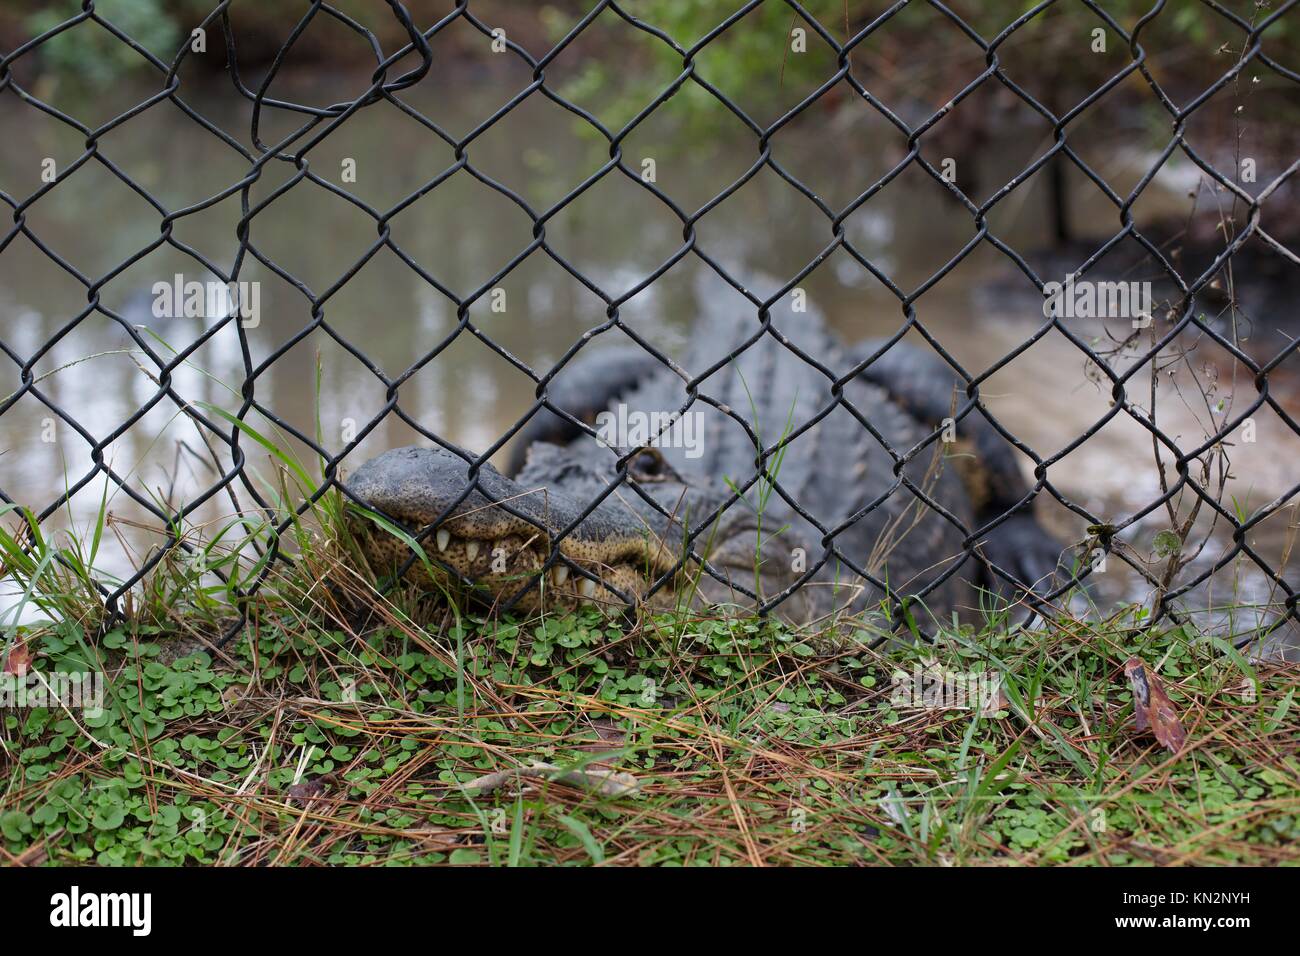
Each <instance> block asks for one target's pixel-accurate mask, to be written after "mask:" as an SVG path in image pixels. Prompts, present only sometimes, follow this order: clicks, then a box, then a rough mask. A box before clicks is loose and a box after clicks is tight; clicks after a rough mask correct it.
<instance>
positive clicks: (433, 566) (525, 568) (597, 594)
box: [347, 448, 676, 611]
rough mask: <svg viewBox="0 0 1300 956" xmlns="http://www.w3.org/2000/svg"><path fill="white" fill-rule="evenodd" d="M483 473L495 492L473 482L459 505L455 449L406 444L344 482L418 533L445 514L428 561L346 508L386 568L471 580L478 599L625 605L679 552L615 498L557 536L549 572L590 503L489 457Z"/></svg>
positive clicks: (444, 581) (451, 583)
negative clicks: (519, 477) (528, 482)
mask: <svg viewBox="0 0 1300 956" xmlns="http://www.w3.org/2000/svg"><path fill="white" fill-rule="evenodd" d="M477 480H478V484H479V486H480V487H481V488H483V489H484V491H486V492H487V493H488V494H489V495H490V496H491V497H490V498H489V497H487V496H485V495H484V494H482V493H480V492H479V491H478V490H474V491H472V492H471V493H470V494H469V495H468V496H466V497H465V498H464V500H463V501H461V502H460V503H459V504H456V502H457V499H459V498H461V497H462V493H463V492H464V490H465V488H466V486H467V485H468V484H470V477H469V468H468V465H467V463H466V462H465V461H464V460H462V459H460V458H458V457H456V456H455V455H452V454H450V453H449V452H445V451H442V450H441V449H428V448H399V449H395V450H393V451H390V452H386V453H385V454H383V455H380V456H379V457H378V458H375V459H373V460H372V461H370V462H367V463H366V464H364V465H362V466H361V468H359V469H358V470H357V472H356V473H355V474H354V475H353V476H352V477H351V478H349V479H348V480H347V486H348V488H349V490H350V491H351V492H352V494H353V495H354V496H355V497H356V498H357V499H359V501H360V502H362V503H363V504H364V505H365V506H366V507H367V508H369V509H372V510H373V511H375V512H378V513H379V514H380V515H381V516H383V517H384V518H385V519H386V520H388V521H392V522H396V523H398V524H400V525H402V526H404V527H405V528H406V529H407V530H408V531H410V532H411V535H412V537H417V536H420V535H421V534H422V533H424V532H425V531H426V530H427V529H428V528H429V527H430V525H431V524H432V523H433V522H435V521H438V520H439V519H440V518H442V520H441V521H440V522H439V524H438V526H437V527H436V528H435V529H434V530H433V531H432V532H431V533H428V534H424V535H423V537H422V538H421V542H422V547H423V551H424V555H425V556H426V557H427V558H428V560H427V561H424V560H421V559H420V558H419V557H416V559H415V560H414V561H413V562H412V561H411V557H412V552H411V549H410V548H409V547H408V545H407V544H406V543H405V542H404V541H402V540H401V539H400V538H398V537H396V536H395V535H393V534H391V533H388V532H387V531H385V530H383V529H382V527H381V526H380V524H379V523H378V522H376V521H375V520H374V519H373V517H369V516H367V515H366V514H365V513H364V512H362V511H360V509H349V511H350V524H351V526H352V528H353V530H354V532H355V535H356V537H357V538H358V540H359V541H360V542H361V544H362V548H363V550H364V551H365V554H366V557H367V558H368V559H369V561H370V562H371V564H372V566H373V567H374V568H375V569H376V570H381V571H382V570H393V569H397V568H401V567H403V566H404V565H406V564H408V563H409V564H410V567H409V568H408V569H407V570H406V571H405V577H406V579H407V580H408V581H410V582H412V583H414V584H416V585H417V586H421V587H425V588H433V589H437V590H445V589H448V588H455V587H457V586H458V585H459V584H461V583H463V582H465V581H468V582H470V583H471V584H472V585H473V591H472V593H473V594H474V595H475V596H476V597H477V598H478V599H479V600H481V601H484V602H485V603H489V604H497V603H503V602H513V606H515V607H517V608H519V609H520V610H524V611H527V610H533V609H536V608H538V607H540V606H541V605H542V604H543V603H545V604H546V605H547V606H551V607H557V606H558V607H576V606H581V605H583V604H596V605H605V606H625V605H627V604H628V603H629V601H639V600H640V599H641V598H642V597H643V596H644V595H645V593H646V592H647V591H648V590H649V588H650V584H651V583H653V581H655V580H657V579H658V578H659V577H660V576H661V575H662V574H664V573H666V572H668V571H669V570H671V569H672V568H673V567H674V566H675V564H676V555H674V554H673V553H672V552H671V550H670V549H669V548H668V547H667V546H665V545H664V543H663V542H662V541H661V540H660V539H659V538H658V537H657V536H656V535H655V534H654V533H653V532H652V531H651V530H650V529H649V528H648V527H646V526H645V525H644V523H643V522H641V521H639V520H638V519H637V517H636V515H635V514H634V513H633V512H631V511H629V510H627V509H626V508H624V507H623V506H621V505H619V504H617V503H611V504H610V505H608V506H607V507H604V508H600V509H597V510H596V511H595V512H593V513H592V514H591V515H588V516H587V517H586V518H585V519H583V520H582V521H581V522H580V523H579V524H578V525H577V527H575V528H574V529H573V531H571V532H570V533H569V534H568V535H566V536H564V537H563V538H561V539H559V541H558V543H559V549H558V550H559V556H558V557H557V558H556V561H555V562H554V563H553V564H552V566H551V567H550V568H549V569H547V571H546V573H545V574H544V575H543V574H542V569H543V567H544V566H545V565H546V562H547V560H548V559H549V558H550V556H551V551H552V542H553V541H554V540H555V539H556V538H557V537H558V534H559V532H560V531H562V530H564V529H565V528H567V527H568V526H569V525H570V524H572V523H573V522H574V521H576V520H577V519H578V518H580V517H581V515H582V513H583V510H584V509H583V508H582V507H581V506H580V505H579V503H577V502H575V501H572V500H571V499H570V498H569V497H568V496H567V495H565V494H564V493H563V492H562V491H558V490H556V489H553V488H552V489H528V488H525V487H524V486H522V485H519V484H517V483H515V482H513V481H511V480H510V479H508V478H505V477H504V476H502V475H501V474H500V473H499V472H497V471H496V469H495V468H493V467H492V466H491V465H487V464H484V465H483V466H482V467H481V469H480V471H479V473H478V479H477ZM493 499H495V501H494V500H493ZM498 502H507V503H508V504H509V506H510V507H511V508H512V509H513V510H514V511H516V512H518V514H512V513H510V512H509V511H507V510H506V509H505V508H503V507H501V505H500V504H498ZM449 507H450V508H451V511H450V514H448V515H447V517H445V518H443V513H444V512H446V511H447V509H448V508H449ZM449 572H450V573H449ZM539 578H540V581H539Z"/></svg>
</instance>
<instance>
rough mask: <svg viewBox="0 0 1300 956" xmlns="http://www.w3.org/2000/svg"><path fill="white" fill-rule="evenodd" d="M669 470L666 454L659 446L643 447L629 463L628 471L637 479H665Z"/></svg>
mask: <svg viewBox="0 0 1300 956" xmlns="http://www.w3.org/2000/svg"><path fill="white" fill-rule="evenodd" d="M667 471H668V465H667V463H666V462H665V461H664V456H663V455H662V454H660V452H659V449H657V448H643V449H641V451H639V452H638V453H637V455H636V457H635V458H633V459H632V460H631V461H630V462H628V465H627V473H628V474H629V475H631V476H632V477H633V478H635V479H636V480H637V481H663V480H664V477H665V475H666V474H667Z"/></svg>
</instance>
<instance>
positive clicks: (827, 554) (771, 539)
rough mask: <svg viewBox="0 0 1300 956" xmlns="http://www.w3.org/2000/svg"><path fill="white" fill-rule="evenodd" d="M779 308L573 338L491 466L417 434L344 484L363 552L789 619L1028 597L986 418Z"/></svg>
mask: <svg viewBox="0 0 1300 956" xmlns="http://www.w3.org/2000/svg"><path fill="white" fill-rule="evenodd" d="M798 319H799V320H800V321H799V322H798V324H797V328H796V327H794V326H793V325H791V326H790V327H789V329H788V333H789V334H788V335H787V332H784V331H782V330H779V329H778V328H777V327H776V326H775V324H773V323H771V322H767V323H763V322H760V321H759V320H758V319H757V318H754V317H752V316H751V317H750V318H748V319H745V318H742V317H741V316H739V315H736V316H734V317H732V316H730V315H729V314H722V313H716V314H713V315H711V316H710V318H709V320H708V321H707V323H703V324H702V325H703V327H698V328H696V329H695V334H694V337H693V339H692V343H691V346H690V348H689V351H688V352H687V354H686V356H685V357H684V358H683V360H682V364H681V365H676V364H674V363H665V362H664V361H662V360H661V359H659V358H657V357H656V356H653V355H651V354H650V353H649V352H648V351H646V350H644V349H642V348H641V347H640V346H639V345H631V346H626V347H623V348H615V349H606V350H601V351H595V350H590V349H587V348H584V349H583V350H582V351H580V352H579V353H578V355H577V357H576V358H574V359H573V360H572V361H571V362H570V363H569V364H567V365H565V366H564V367H563V368H562V369H561V370H560V372H558V373H557V374H556V375H555V376H554V377H553V378H552V379H550V380H549V381H548V382H546V385H545V396H546V400H547V404H545V405H543V406H541V407H540V408H539V409H538V411H537V412H536V413H535V414H534V415H533V417H532V418H531V419H530V420H529V421H528V423H527V424H526V425H525V426H524V427H523V428H522V429H521V430H520V432H519V434H518V435H517V436H516V441H515V446H514V448H515V452H514V454H513V455H512V456H511V458H510V464H509V466H508V467H507V471H508V472H509V473H510V476H509V477H507V475H504V474H502V473H501V472H500V471H498V470H497V469H496V468H495V467H494V466H493V465H491V464H490V463H487V462H483V463H481V464H479V465H478V467H477V469H475V468H473V467H472V466H471V462H470V461H467V460H466V459H465V458H462V457H461V456H460V455H459V454H455V453H453V452H451V451H448V450H445V449H443V448H440V447H407V448H399V449H394V450H391V451H388V452H386V453H384V454H381V455H379V456H378V457H377V458H374V459H371V460H370V461H368V462H366V463H365V464H363V465H362V466H361V467H360V468H358V469H357V470H356V471H355V472H354V473H353V474H352V475H351V476H350V477H349V478H347V480H346V488H347V492H348V494H349V495H350V496H351V497H352V498H354V499H355V500H356V501H357V502H359V503H360V504H362V505H363V506H364V507H365V509H367V510H366V511H358V510H357V509H356V508H355V507H354V508H352V509H351V514H352V517H351V519H350V521H351V526H352V527H353V528H354V530H355V531H356V532H357V537H358V539H359V540H360V542H361V544H362V548H363V551H364V553H365V555H366V558H367V560H368V561H369V562H370V563H371V564H372V566H373V567H374V568H375V570H377V571H379V570H382V571H392V570H401V571H402V572H403V574H404V575H405V579H406V580H407V581H409V582H411V583H413V584H415V585H416V586H418V587H421V588H424V589H427V590H433V589H438V590H441V591H443V592H447V590H448V588H449V587H453V588H456V589H463V592H462V593H463V594H465V595H468V596H470V597H471V598H474V599H476V600H478V601H480V602H486V603H488V604H507V605H508V606H510V607H513V608H516V609H519V610H523V611H527V610H532V609H537V608H540V607H554V608H571V607H575V606H581V605H584V604H587V603H592V604H595V605H598V606H605V607H626V606H629V605H634V604H638V603H640V602H645V601H648V603H649V604H650V606H652V607H665V606H672V605H678V606H680V605H682V604H688V605H690V606H702V605H719V604H733V605H734V604H738V605H741V606H744V607H750V608H752V607H754V606H755V605H756V604H760V603H761V604H762V606H763V607H765V608H771V609H772V610H773V612H774V613H777V614H778V615H780V616H782V617H784V618H786V619H787V620H790V621H793V622H797V623H804V622H810V621H814V620H818V619H820V618H822V617H823V616H825V615H827V614H829V613H832V612H845V613H859V612H863V611H867V610H869V609H873V608H880V607H882V599H885V598H886V595H888V596H889V598H891V599H892V601H893V602H895V603H894V604H893V605H892V606H893V607H897V606H898V605H897V603H896V602H898V601H906V602H908V603H912V604H915V602H920V603H921V604H922V605H923V606H924V607H925V608H926V609H928V611H929V612H930V613H931V614H932V615H934V617H935V618H937V619H940V620H945V621H946V620H949V619H950V618H951V615H952V613H953V611H955V610H957V611H960V610H962V609H967V608H977V607H979V606H980V604H981V603H982V598H981V594H980V591H981V590H983V591H985V592H988V593H993V594H997V595H1000V596H1001V597H1003V598H1010V599H1017V598H1018V597H1024V596H1025V593H1026V592H1027V591H1030V590H1033V589H1035V588H1037V589H1039V590H1040V591H1041V590H1042V589H1043V588H1044V587H1045V582H1048V581H1049V580H1050V579H1051V576H1052V574H1053V573H1054V571H1055V569H1056V566H1057V560H1058V557H1059V554H1060V551H1061V549H1060V547H1059V546H1058V545H1057V544H1056V543H1055V542H1054V541H1053V540H1052V538H1051V536H1050V535H1049V534H1048V533H1047V532H1046V531H1045V530H1044V529H1043V528H1042V527H1041V526H1040V525H1039V523H1038V522H1037V521H1036V519H1035V518H1034V516H1033V514H1032V510H1031V507H1030V502H1031V501H1032V495H1031V494H1030V491H1031V489H1030V487H1029V485H1028V483H1027V482H1026V480H1025V479H1024V477H1023V476H1022V474H1021V473H1020V470H1019V468H1018V466H1017V463H1016V460H1015V455H1014V454H1013V452H1012V451H1011V448H1010V446H1009V445H1008V443H1007V442H1006V441H1005V439H1003V438H1002V436H1001V435H1000V434H999V433H998V432H997V431H996V429H995V428H994V427H993V426H992V424H991V423H990V422H989V421H988V420H987V419H986V418H984V417H983V416H982V415H981V414H980V413H979V411H978V410H977V409H972V410H971V411H970V412H969V413H967V414H965V415H964V416H962V417H961V418H960V420H959V421H957V422H956V423H955V426H954V423H953V422H952V421H951V416H952V414H953V412H954V410H956V409H960V408H961V406H962V405H963V403H964V402H965V400H966V398H965V386H964V384H962V383H961V382H960V380H959V379H958V378H957V377H956V376H955V375H954V373H953V371H952V369H951V368H950V367H949V366H948V365H947V363H946V362H944V361H943V360H942V359H941V358H940V357H939V356H938V355H937V354H936V353H934V352H933V351H930V350H923V349H921V348H918V347H915V346H909V345H905V344H902V343H894V344H892V345H891V344H890V343H888V342H884V341H880V340H873V341H868V342H864V343H860V344H858V345H855V346H852V347H846V346H845V345H843V344H841V343H840V342H838V341H836V340H835V339H834V338H833V337H832V336H831V334H830V333H829V331H828V330H826V329H825V328H824V327H823V326H822V324H821V323H820V322H819V321H818V320H816V319H815V318H812V317H811V316H810V315H809V314H803V315H800V316H798ZM787 324H788V323H787ZM587 353H590V354H587ZM868 360H870V361H868ZM864 362H866V363H867V364H866V365H865V367H863V368H861V370H860V371H859V372H858V373H857V374H856V375H852V376H850V375H849V372H851V371H853V370H855V369H857V368H858V366H861V365H862V364H863V363H864ZM959 385H960V388H959V387H958V386H959ZM559 412H562V413H563V414H559ZM638 412H639V413H643V414H642V415H641V416H638V415H637V414H636V413H638ZM628 422H639V423H641V424H646V423H647V422H648V423H649V425H648V431H647V430H643V431H642V432H641V433H640V434H632V433H627V434H619V433H618V429H617V428H615V427H614V426H615V425H619V424H623V425H626V424H627V423H628ZM954 430H955V433H956V435H955V437H956V439H957V440H955V441H951V442H948V441H945V440H944V432H945V431H947V432H949V433H951V432H952V431H954ZM656 434H658V438H657V439H656V437H655V435H656ZM948 437H952V435H951V434H949V435H948ZM759 449H763V453H762V454H761V455H760V452H759ZM471 486H472V487H471ZM368 512H373V513H375V514H371V513H368ZM999 519H1001V520H1000V521H999ZM396 526H400V531H401V533H400V534H395V533H394V530H397V529H396ZM976 532H979V533H978V535H977V534H976ZM412 544H415V545H416V547H415V548H414V549H413V548H412V546H411V545H412Z"/></svg>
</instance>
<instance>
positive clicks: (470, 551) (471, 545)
mask: <svg viewBox="0 0 1300 956" xmlns="http://www.w3.org/2000/svg"><path fill="white" fill-rule="evenodd" d="M465 557H467V558H469V559H470V560H471V561H473V560H474V559H475V558H477V557H478V542H477V541H467V542H466V543H465Z"/></svg>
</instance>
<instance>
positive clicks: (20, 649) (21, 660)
mask: <svg viewBox="0 0 1300 956" xmlns="http://www.w3.org/2000/svg"><path fill="white" fill-rule="evenodd" d="M31 664H32V651H31V648H29V647H28V646H27V642H26V641H25V640H23V639H22V638H21V637H16V638H14V642H13V644H11V645H10V646H9V654H8V656H7V657H5V666H4V673H6V674H13V675H14V676H15V677H23V676H25V675H26V674H27V668H28V667H30V666H31Z"/></svg>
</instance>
